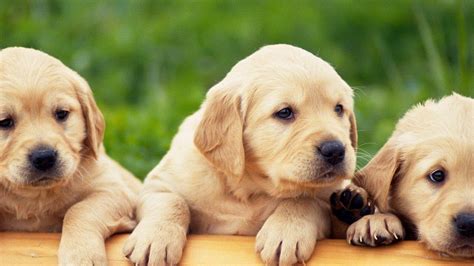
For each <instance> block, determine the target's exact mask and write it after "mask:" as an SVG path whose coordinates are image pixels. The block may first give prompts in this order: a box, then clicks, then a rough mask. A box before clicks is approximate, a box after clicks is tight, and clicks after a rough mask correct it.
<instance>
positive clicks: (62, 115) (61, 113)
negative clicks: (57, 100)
mask: <svg viewBox="0 0 474 266" xmlns="http://www.w3.org/2000/svg"><path fill="white" fill-rule="evenodd" d="M54 115H55V116H56V120H58V121H59V122H63V121H66V119H67V118H68V116H69V111H66V110H58V111H56V113H55V114H54Z"/></svg>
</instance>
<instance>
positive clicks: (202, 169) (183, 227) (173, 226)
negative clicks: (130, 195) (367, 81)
mask: <svg viewBox="0 0 474 266" xmlns="http://www.w3.org/2000/svg"><path fill="white" fill-rule="evenodd" d="M337 104H342V105H343V106H344V113H343V115H341V116H338V115H337V114H336V113H335V111H334V108H335V106H336V105H337ZM288 106H291V107H292V108H293V109H294V111H295V118H294V120H292V121H282V120H279V119H277V118H276V117H275V115H274V114H275V112H277V111H279V110H280V109H282V108H285V107H288ZM352 109H353V100H352V89H351V88H350V87H349V86H348V85H347V84H346V83H345V82H344V81H343V80H342V79H341V78H340V77H339V75H338V74H337V73H336V71H334V69H333V68H332V67H331V66H330V65H329V64H328V63H326V62H325V61H323V60H321V59H320V58H318V57H316V56H314V55H313V54H311V53H309V52H307V51H305V50H303V49H300V48H296V47H293V46H290V45H271V46H266V47H263V48H261V49H260V50H258V51H257V52H255V53H254V54H252V55H250V56H249V57H247V58H245V59H244V60H242V61H240V62H239V63H238V64H237V65H235V66H234V67H233V68H232V70H231V71H230V72H229V73H228V74H227V75H226V77H225V78H224V79H223V80H222V81H221V82H219V83H218V84H216V85H215V86H214V87H212V88H211V89H210V90H209V92H208V94H207V97H206V100H205V102H204V103H203V104H202V106H201V108H200V110H199V111H197V112H196V113H195V114H193V115H191V116H189V117H188V118H186V120H185V121H184V122H183V124H182V125H181V127H180V129H179V132H178V133H177V135H176V136H175V138H174V139H173V142H172V144H171V149H170V150H169V152H168V153H167V154H166V155H165V156H164V158H163V159H162V161H161V162H160V163H159V165H158V166H157V167H156V168H155V169H154V170H152V171H151V172H150V173H149V175H148V176H147V178H146V180H145V186H144V190H143V191H142V192H141V200H140V203H139V207H138V211H137V212H138V218H139V220H140V222H139V225H138V226H137V228H136V229H135V231H134V232H133V233H132V235H131V236H130V238H129V239H128V241H127V243H126V245H125V247H124V253H125V254H126V255H127V256H128V257H129V258H130V260H131V261H132V262H134V263H138V264H146V263H149V264H150V265H163V264H164V263H169V264H176V263H178V262H179V260H180V257H181V252H182V249H183V247H184V245H185V241H186V233H187V232H188V229H189V231H190V232H192V233H209V234H235V235H257V243H256V249H257V252H258V253H259V254H260V256H261V258H262V259H263V260H264V261H265V262H266V263H268V264H275V263H278V262H279V263H280V264H283V265H287V264H292V263H295V262H297V261H305V260H307V259H308V258H309V257H310V256H311V254H312V252H313V248H314V245H315V243H316V240H317V239H322V238H325V237H327V236H328V235H329V234H330V230H331V225H330V211H329V207H328V203H327V200H328V199H329V195H330V193H331V192H332V191H334V190H335V189H336V188H340V187H341V186H342V184H341V183H342V181H343V180H344V179H345V178H348V177H350V176H352V173H353V171H354V168H355V155H354V149H355V147H356V146H357V130H356V124H355V118H354V113H353V111H352ZM333 139H336V140H339V141H341V142H342V143H343V144H344V146H345V149H346V158H345V161H344V163H341V164H340V167H333V168H331V167H328V166H325V165H324V164H323V162H322V160H321V159H320V158H319V157H318V156H317V150H316V147H317V146H318V145H319V144H320V143H321V142H323V141H326V140H333Z"/></svg>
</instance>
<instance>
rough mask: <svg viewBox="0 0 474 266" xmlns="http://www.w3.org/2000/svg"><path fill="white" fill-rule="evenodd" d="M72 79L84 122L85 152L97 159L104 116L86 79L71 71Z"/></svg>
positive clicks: (102, 134)
mask: <svg viewBox="0 0 474 266" xmlns="http://www.w3.org/2000/svg"><path fill="white" fill-rule="evenodd" d="M73 80H74V87H75V89H76V94H77V98H78V99H79V103H80V104H81V109H82V114H83V116H84V120H85V124H86V139H85V140H84V144H85V147H86V152H88V153H91V154H92V155H93V156H94V158H96V159H97V158H98V155H99V150H100V148H101V146H102V141H103V139H104V130H105V120H104V116H103V115H102V112H101V111H100V110H99V107H98V106H97V104H96V102H95V100H94V96H93V93H92V90H91V88H90V87H89V84H88V83H87V81H86V80H84V79H83V78H82V77H80V76H79V75H78V74H77V73H75V72H74V73H73Z"/></svg>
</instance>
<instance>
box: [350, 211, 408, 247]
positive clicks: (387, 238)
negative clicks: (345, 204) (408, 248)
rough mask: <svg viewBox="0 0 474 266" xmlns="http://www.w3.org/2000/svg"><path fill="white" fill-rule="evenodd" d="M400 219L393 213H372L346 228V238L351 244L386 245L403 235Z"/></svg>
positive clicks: (401, 237)
mask: <svg viewBox="0 0 474 266" xmlns="http://www.w3.org/2000/svg"><path fill="white" fill-rule="evenodd" d="M404 234H405V232H404V229H403V226H402V224H401V221H400V220H399V219H398V217H396V216H395V215H393V214H380V213H378V214H372V215H367V216H364V217H362V218H361V219H360V220H358V221H357V222H355V223H353V224H352V225H350V226H349V228H348V229H347V240H348V242H350V243H351V244H354V243H355V242H356V243H355V244H356V245H357V244H358V245H367V246H379V245H388V244H391V243H393V242H396V241H399V240H401V239H403V237H404Z"/></svg>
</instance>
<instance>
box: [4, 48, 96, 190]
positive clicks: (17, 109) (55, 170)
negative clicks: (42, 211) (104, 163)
mask: <svg viewBox="0 0 474 266" xmlns="http://www.w3.org/2000/svg"><path fill="white" fill-rule="evenodd" d="M103 130H104V120H103V117H102V114H101V113H100V111H99V109H98V108H97V105H96V104H95V102H94V99H93V97H92V92H91V90H90V88H89V86H88V84H87V82H86V81H85V80H84V79H82V78H81V77H80V76H79V75H78V74H77V73H75V72H74V71H72V70H70V69H69V68H67V67H66V66H64V65H63V64H62V63H61V62H60V61H59V60H57V59H55V58H53V57H51V56H49V55H47V54H45V53H42V52H40V51H36V50H33V49H26V48H7V49H4V50H1V51H0V154H1V155H0V182H1V183H2V184H4V185H8V186H20V187H36V188H38V187H43V188H44V187H50V186H55V185H58V184H60V183H64V182H66V181H68V179H69V178H71V177H72V176H73V175H74V173H75V172H76V171H77V169H78V166H79V165H80V163H81V162H82V161H83V160H87V159H88V158H94V157H97V155H98V152H99V148H100V145H101V143H102V137H103Z"/></svg>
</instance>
